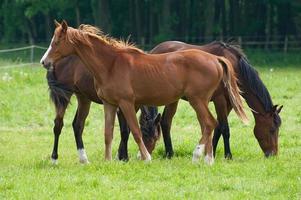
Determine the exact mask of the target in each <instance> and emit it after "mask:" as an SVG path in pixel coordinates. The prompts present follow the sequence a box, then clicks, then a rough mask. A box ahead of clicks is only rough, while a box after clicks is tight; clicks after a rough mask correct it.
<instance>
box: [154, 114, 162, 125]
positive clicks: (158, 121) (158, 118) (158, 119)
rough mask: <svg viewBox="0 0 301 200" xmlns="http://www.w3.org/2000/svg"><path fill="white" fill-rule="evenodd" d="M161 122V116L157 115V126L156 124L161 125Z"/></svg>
mask: <svg viewBox="0 0 301 200" xmlns="http://www.w3.org/2000/svg"><path fill="white" fill-rule="evenodd" d="M160 121H161V114H160V113H158V115H157V116H156V118H155V124H156V125H157V124H159V123H160Z"/></svg>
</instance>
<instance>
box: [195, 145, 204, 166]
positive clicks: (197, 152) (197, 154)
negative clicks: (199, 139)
mask: <svg viewBox="0 0 301 200" xmlns="http://www.w3.org/2000/svg"><path fill="white" fill-rule="evenodd" d="M204 149H205V145H204V144H198V145H196V147H195V149H194V151H193V153H192V162H198V161H199V159H200V157H201V156H202V155H203V152H204Z"/></svg>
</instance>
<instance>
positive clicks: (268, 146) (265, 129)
mask: <svg viewBox="0 0 301 200" xmlns="http://www.w3.org/2000/svg"><path fill="white" fill-rule="evenodd" d="M186 49H200V50H203V51H206V52H208V53H212V54H215V55H217V56H224V57H225V58H227V59H228V60H229V61H230V62H231V63H232V66H233V67H234V71H235V72H236V73H237V74H238V80H239V87H240V90H241V91H242V96H243V97H244V98H245V100H246V102H247V104H248V106H249V107H250V108H251V111H252V113H253V116H254V119H255V127H254V135H255V137H256V138H257V141H258V143H259V145H260V147H261V149H262V151H263V152H264V154H265V156H267V157H268V156H271V155H276V154H277V152H278V132H279V127H280V125H281V118H280V116H279V113H280V111H281V109H282V107H283V106H280V107H278V106H277V105H273V103H272V100H271V97H270V94H269V92H268V90H267V88H266V87H265V85H264V84H263V82H262V80H261V79H260V77H259V76H258V73H257V71H256V70H255V69H254V68H253V67H252V66H251V65H250V64H249V62H248V61H247V58H246V56H245V55H244V54H243V52H242V50H241V49H239V48H238V47H236V46H233V45H228V44H225V43H221V42H213V43H210V44H207V45H204V46H197V45H190V44H186V43H183V42H178V41H167V42H163V43H161V44H159V45H157V46H156V47H155V48H153V49H152V50H151V51H150V52H151V53H153V54H159V53H167V52H174V51H180V50H186ZM212 101H213V103H214V106H215V110H216V113H217V119H218V126H217V127H216V129H215V131H214V137H213V149H214V153H215V150H216V147H217V143H218V140H219V138H220V136H221V134H222V135H223V138H224V147H225V157H226V158H232V154H231V151H230V144H229V138H230V131H229V126H228V120H227V117H228V115H229V113H230V111H231V109H232V105H231V103H230V100H229V95H228V92H227V90H225V88H224V87H223V86H222V85H220V87H219V89H218V90H217V91H216V92H215V93H214V95H213V98H212ZM176 109H177V103H174V105H173V106H172V107H171V106H169V107H166V108H165V109H164V112H163V115H162V120H161V127H162V133H163V138H164V143H165V150H166V156H167V157H171V156H172V155H173V148H172V143H171V138H170V127H171V123H172V118H173V116H174V114H175V112H176Z"/></svg>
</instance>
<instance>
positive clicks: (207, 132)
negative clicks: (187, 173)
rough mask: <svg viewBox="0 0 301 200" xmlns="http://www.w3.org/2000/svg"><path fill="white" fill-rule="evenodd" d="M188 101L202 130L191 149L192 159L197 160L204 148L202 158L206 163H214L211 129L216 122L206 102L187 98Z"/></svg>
mask: <svg viewBox="0 0 301 200" xmlns="http://www.w3.org/2000/svg"><path fill="white" fill-rule="evenodd" d="M189 103H190V105H191V106H192V107H193V108H194V110H195V112H196V113H197V118H198V121H199V124H200V126H201V130H202V137H201V139H200V140H199V144H198V145H197V146H196V148H195V150H194V151H193V157H192V161H193V162H196V161H198V159H199V158H200V157H201V156H202V155H203V152H204V150H205V154H206V156H205V159H204V160H205V162H206V163H207V164H209V165H212V164H213V163H214V157H213V149H212V131H213V129H214V128H215V127H216V124H217V122H216V120H215V119H214V117H213V116H212V114H211V113H210V111H209V108H208V102H206V101H202V100H200V99H189Z"/></svg>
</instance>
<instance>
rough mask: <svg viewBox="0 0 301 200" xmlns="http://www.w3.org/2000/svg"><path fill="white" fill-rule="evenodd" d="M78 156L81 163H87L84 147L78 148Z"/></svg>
mask: <svg viewBox="0 0 301 200" xmlns="http://www.w3.org/2000/svg"><path fill="white" fill-rule="evenodd" d="M78 157H79V162H80V163H82V164H88V163H89V161H88V157H87V154H86V151H85V149H78Z"/></svg>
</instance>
